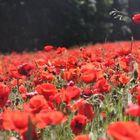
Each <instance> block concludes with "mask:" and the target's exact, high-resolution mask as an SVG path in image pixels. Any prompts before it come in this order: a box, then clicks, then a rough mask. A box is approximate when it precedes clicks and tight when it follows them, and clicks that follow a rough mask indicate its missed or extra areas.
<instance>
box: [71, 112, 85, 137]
mask: <svg viewBox="0 0 140 140" xmlns="http://www.w3.org/2000/svg"><path fill="white" fill-rule="evenodd" d="M86 124H87V117H86V116H84V115H80V114H78V115H76V116H75V117H74V118H73V119H72V121H71V124H70V127H71V129H72V132H73V133H74V134H75V135H77V134H80V133H81V132H82V130H83V129H84V128H85V126H86Z"/></svg>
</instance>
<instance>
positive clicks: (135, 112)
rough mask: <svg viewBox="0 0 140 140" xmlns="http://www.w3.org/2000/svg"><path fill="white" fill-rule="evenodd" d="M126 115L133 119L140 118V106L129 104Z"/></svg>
mask: <svg viewBox="0 0 140 140" xmlns="http://www.w3.org/2000/svg"><path fill="white" fill-rule="evenodd" d="M125 113H126V114H128V115H131V116H133V117H140V106H139V105H137V104H129V106H128V107H127V109H126V110H125Z"/></svg>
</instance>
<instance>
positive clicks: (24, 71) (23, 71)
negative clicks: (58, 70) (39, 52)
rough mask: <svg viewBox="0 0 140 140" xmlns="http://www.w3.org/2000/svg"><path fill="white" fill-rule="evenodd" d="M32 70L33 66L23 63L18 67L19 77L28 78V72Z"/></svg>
mask: <svg viewBox="0 0 140 140" xmlns="http://www.w3.org/2000/svg"><path fill="white" fill-rule="evenodd" d="M33 68H34V67H33V65H30V64H27V63H25V64H22V65H20V66H19V67H18V73H19V74H21V75H25V76H30V74H31V73H30V72H31V70H32V69H33Z"/></svg>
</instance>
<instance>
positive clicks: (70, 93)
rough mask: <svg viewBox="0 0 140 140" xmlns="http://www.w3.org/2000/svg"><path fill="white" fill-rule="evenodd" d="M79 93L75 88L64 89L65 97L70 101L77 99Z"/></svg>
mask: <svg viewBox="0 0 140 140" xmlns="http://www.w3.org/2000/svg"><path fill="white" fill-rule="evenodd" d="M80 93H81V90H80V89H79V88H78V87H76V86H69V87H67V88H66V96H67V97H69V99H70V100H72V99H77V98H79V97H80Z"/></svg>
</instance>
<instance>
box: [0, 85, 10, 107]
mask: <svg viewBox="0 0 140 140" xmlns="http://www.w3.org/2000/svg"><path fill="white" fill-rule="evenodd" d="M9 94H10V89H9V87H8V86H6V85H4V84H2V83H0V107H3V106H4V105H5V104H6V102H7V100H8V96H9Z"/></svg>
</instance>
